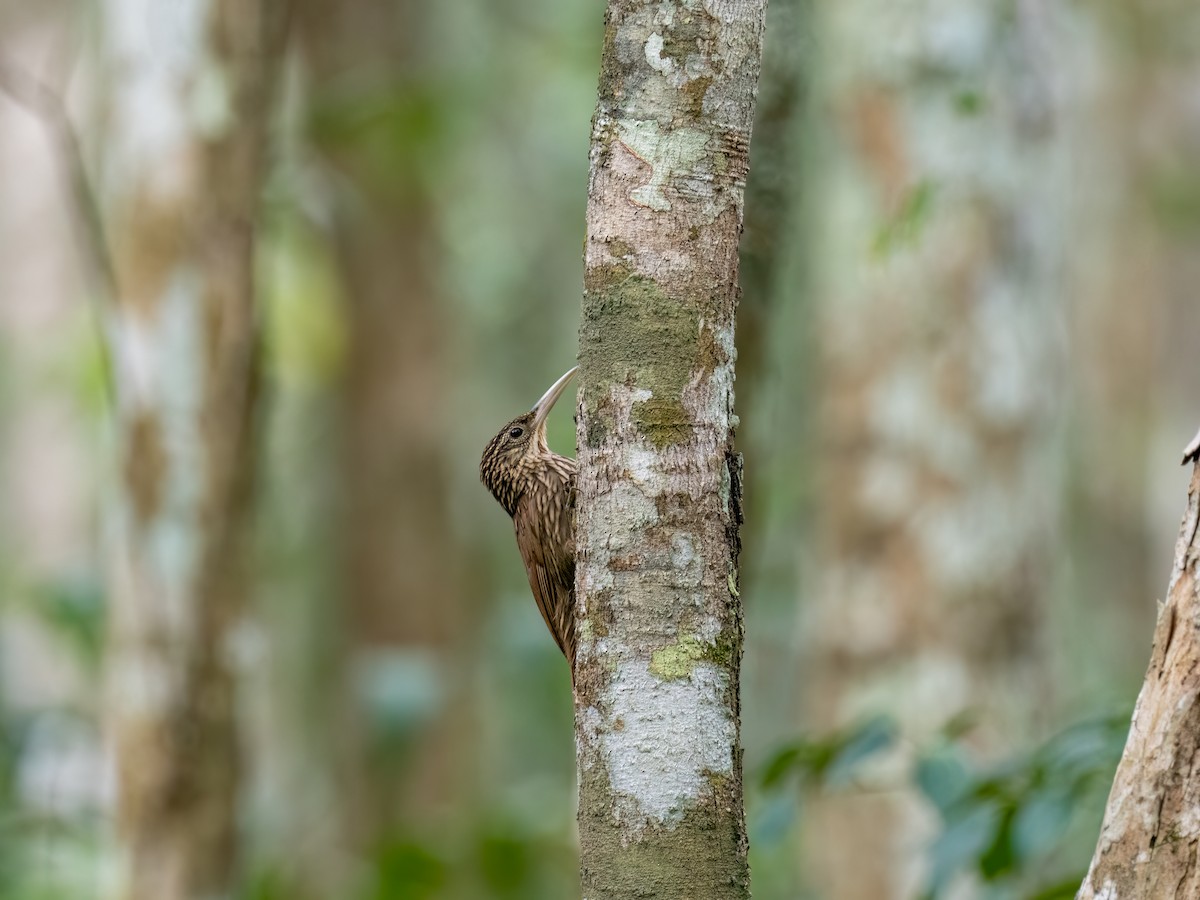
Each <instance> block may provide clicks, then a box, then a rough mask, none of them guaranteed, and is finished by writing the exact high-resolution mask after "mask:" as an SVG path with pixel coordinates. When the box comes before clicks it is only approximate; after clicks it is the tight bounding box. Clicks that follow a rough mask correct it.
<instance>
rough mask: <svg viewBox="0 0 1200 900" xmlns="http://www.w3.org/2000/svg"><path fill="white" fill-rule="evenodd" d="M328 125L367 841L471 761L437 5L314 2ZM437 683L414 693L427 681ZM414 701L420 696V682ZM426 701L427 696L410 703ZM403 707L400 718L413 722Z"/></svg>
mask: <svg viewBox="0 0 1200 900" xmlns="http://www.w3.org/2000/svg"><path fill="white" fill-rule="evenodd" d="M302 8H303V10H304V14H303V27H304V33H305V38H306V41H305V46H306V50H307V53H308V57H309V60H310V63H311V67H312V73H313V75H314V79H313V84H312V88H311V89H312V99H311V102H312V106H313V110H314V111H313V115H312V121H311V134H312V137H313V139H314V143H315V146H316V148H317V150H318V151H319V153H320V154H321V157H322V160H323V161H324V162H325V163H326V164H327V166H328V171H329V172H330V173H332V174H333V178H332V180H331V186H332V189H333V198H334V209H333V213H334V215H333V219H332V230H333V235H332V236H333V241H334V245H335V247H336V252H337V258H338V262H339V265H340V268H341V273H342V280H343V285H344V290H345V295H346V298H347V308H346V313H347V318H348V325H349V347H348V352H347V355H346V370H345V372H344V375H343V379H344V380H343V419H342V422H341V427H342V431H343V434H344V439H343V441H344V442H343V447H342V459H343V465H342V485H343V491H344V502H345V508H344V519H343V528H342V548H343V552H344V587H345V599H346V608H345V615H346V628H347V634H346V635H345V641H346V646H345V650H344V660H343V664H344V666H345V675H346V677H347V684H346V689H347V692H348V693H347V697H346V699H347V701H348V702H349V704H350V708H349V710H348V712H349V718H350V721H349V723H348V724H349V737H348V741H349V744H350V746H348V747H346V748H344V749H345V750H346V751H347V759H346V760H345V761H344V762H345V763H346V765H345V766H344V770H345V772H346V774H347V776H348V778H349V781H350V784H349V785H348V787H349V790H350V794H349V803H348V808H347V809H346V810H345V811H344V812H345V814H346V822H347V824H348V825H349V826H350V828H351V830H352V832H354V834H353V835H352V837H353V839H354V841H355V843H356V844H358V846H359V849H360V850H363V849H367V848H368V847H369V846H370V845H371V844H373V843H374V842H376V841H378V840H380V839H383V838H385V837H387V836H388V834H389V833H394V832H395V831H397V830H398V829H399V828H400V827H401V826H402V825H404V824H407V825H408V826H410V827H411V826H424V825H427V824H428V822H429V818H430V815H431V814H432V813H434V812H435V811H437V810H439V809H444V808H445V807H447V806H448V805H449V804H450V802H451V801H452V800H453V798H454V793H455V790H456V785H457V784H459V783H461V782H462V780H463V773H464V770H465V769H466V768H467V766H466V763H465V762H464V761H463V760H462V759H460V758H459V757H458V756H457V755H456V752H455V748H456V747H461V746H462V742H461V741H453V740H450V739H449V730H450V729H452V728H453V727H455V726H456V724H459V723H460V722H461V721H462V718H463V717H462V716H461V715H459V717H458V718H457V719H454V720H451V718H450V717H449V716H448V715H447V713H450V712H453V711H455V710H458V711H459V713H460V714H461V710H462V709H463V705H462V704H461V703H453V702H449V695H450V694H452V693H453V692H454V691H455V690H456V688H459V687H461V686H462V684H463V682H464V679H455V678H454V677H453V673H454V672H455V671H456V670H455V668H454V665H455V659H454V658H453V653H454V651H455V650H456V637H457V636H458V635H460V634H461V633H462V623H463V619H464V616H463V580H462V573H463V572H464V571H465V568H464V560H462V559H458V558H456V557H455V547H456V546H457V542H456V541H455V539H454V536H453V534H452V529H451V524H450V521H449V516H448V485H449V481H450V477H451V473H450V472H449V471H448V469H447V464H446V459H447V448H448V447H449V446H450V442H451V437H450V433H449V422H450V421H451V419H450V415H451V410H450V395H451V389H452V387H453V385H454V384H455V379H454V377H453V373H452V372H450V371H449V367H448V362H447V358H446V357H447V355H446V341H445V334H446V315H447V310H446V306H445V303H444V301H443V298H441V297H440V296H439V290H438V287H437V284H436V271H437V269H436V260H437V256H436V253H437V247H436V243H435V240H434V237H435V235H436V228H435V227H434V226H435V223H434V222H433V221H432V215H433V210H434V205H433V203H432V202H431V197H430V191H431V190H432V185H431V179H432V177H433V176H432V174H431V171H432V169H433V168H435V165H436V159H435V158H436V154H437V152H438V149H437V148H438V138H439V136H440V124H439V123H440V121H441V120H440V118H439V116H440V115H441V111H440V104H441V103H442V102H443V101H442V100H441V99H439V97H438V96H437V93H436V85H435V72H434V71H433V67H432V65H431V63H430V61H429V60H428V59H426V51H425V47H426V46H427V44H428V36H429V33H430V31H431V29H430V23H429V17H430V16H431V15H432V13H431V11H430V8H429V7H428V6H427V5H426V4H421V3H417V2H413V0H406V2H402V3H399V4H380V3H376V2H371V0H305V2H304V4H303V6H302ZM414 688H416V689H418V690H420V691H426V692H429V691H433V692H437V695H430V696H424V697H415V696H412V693H413V689H414ZM406 693H407V694H408V695H409V696H408V698H407V699H405V694H406ZM397 703H400V704H404V703H411V704H412V707H413V708H411V709H400V708H398V707H396V706H395V704H397ZM401 719H402V720H404V721H399V720H401Z"/></svg>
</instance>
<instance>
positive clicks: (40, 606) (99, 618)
mask: <svg viewBox="0 0 1200 900" xmlns="http://www.w3.org/2000/svg"><path fill="white" fill-rule="evenodd" d="M34 599H35V606H34V609H35V611H36V612H37V614H38V616H39V618H41V620H42V621H43V622H45V623H46V624H47V625H49V626H50V627H51V629H52V630H53V631H54V633H55V634H57V635H58V636H59V637H61V638H63V640H65V641H66V642H67V643H68V644H69V645H70V647H71V649H72V650H73V651H74V652H75V656H76V658H77V659H79V660H80V661H81V662H83V663H84V665H85V666H86V667H87V668H88V670H89V671H91V672H95V671H97V670H98V669H99V667H100V656H101V652H102V646H103V642H104V619H105V593H104V586H103V584H101V582H100V581H99V580H98V579H96V578H93V577H90V576H77V577H66V578H61V579H57V580H55V581H51V582H46V583H43V584H41V585H39V586H38V587H37V588H35V590H34Z"/></svg>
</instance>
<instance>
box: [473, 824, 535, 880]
mask: <svg viewBox="0 0 1200 900" xmlns="http://www.w3.org/2000/svg"><path fill="white" fill-rule="evenodd" d="M533 856H534V852H533V848H531V847H530V844H529V842H528V841H523V840H521V839H520V838H519V837H517V836H515V834H513V833H508V834H501V833H499V832H495V831H492V832H489V833H487V834H484V835H483V836H482V837H481V839H480V841H479V847H478V859H479V870H480V872H481V873H482V874H483V878H484V881H485V882H486V884H487V886H488V887H489V888H491V889H492V890H493V891H495V892H496V893H498V894H499V895H500V896H523V895H522V894H521V891H522V888H524V887H525V886H526V885H527V883H528V881H529V880H530V876H531V873H532V871H533V869H534V868H535V866H534V860H533Z"/></svg>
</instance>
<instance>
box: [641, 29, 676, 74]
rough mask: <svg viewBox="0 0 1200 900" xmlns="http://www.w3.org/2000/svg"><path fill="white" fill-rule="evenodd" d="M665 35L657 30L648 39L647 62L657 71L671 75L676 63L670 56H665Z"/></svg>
mask: <svg viewBox="0 0 1200 900" xmlns="http://www.w3.org/2000/svg"><path fill="white" fill-rule="evenodd" d="M662 50H663V37H662V35H661V34H659V33H658V32H657V31H656V32H654V33H653V34H651V35H650V37H648V38H647V39H646V62H648V63H650V67H651V68H652V69H655V70H656V71H659V72H662V73H663V74H664V75H670V74H671V70H672V69H674V68H675V63H674V62H673V61H672V60H671V58H670V57H665V58H664V57H663V55H662Z"/></svg>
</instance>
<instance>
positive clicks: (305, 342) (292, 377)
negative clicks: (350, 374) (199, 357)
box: [263, 222, 347, 384]
mask: <svg viewBox="0 0 1200 900" xmlns="http://www.w3.org/2000/svg"><path fill="white" fill-rule="evenodd" d="M263 265H264V266H266V267H267V269H268V274H267V277H265V278H264V279H263V281H264V283H265V284H266V285H268V291H267V298H266V309H267V317H266V330H265V340H264V342H265V345H266V357H267V360H268V363H269V366H270V369H271V372H272V374H274V375H275V376H276V377H277V378H279V379H280V380H283V381H286V382H291V383H295V384H308V383H313V382H315V383H318V384H321V383H328V382H330V381H332V380H333V379H334V378H335V377H336V376H337V374H338V372H339V371H340V369H341V363H342V359H343V358H344V356H345V353H346V344H347V335H346V323H345V320H344V318H343V315H342V308H341V303H340V300H341V298H340V295H339V290H338V278H337V276H336V274H335V273H334V269H333V266H332V263H331V261H330V259H329V257H328V255H327V253H326V252H325V248H324V247H323V245H322V244H320V243H319V242H318V240H317V239H316V237H315V235H313V234H312V232H310V231H309V230H307V229H305V228H303V227H300V226H299V225H297V224H295V223H291V222H288V223H284V224H282V225H280V226H277V227H276V228H274V229H273V230H272V232H271V234H270V237H269V240H268V241H267V243H266V252H265V253H264V254H263Z"/></svg>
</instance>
